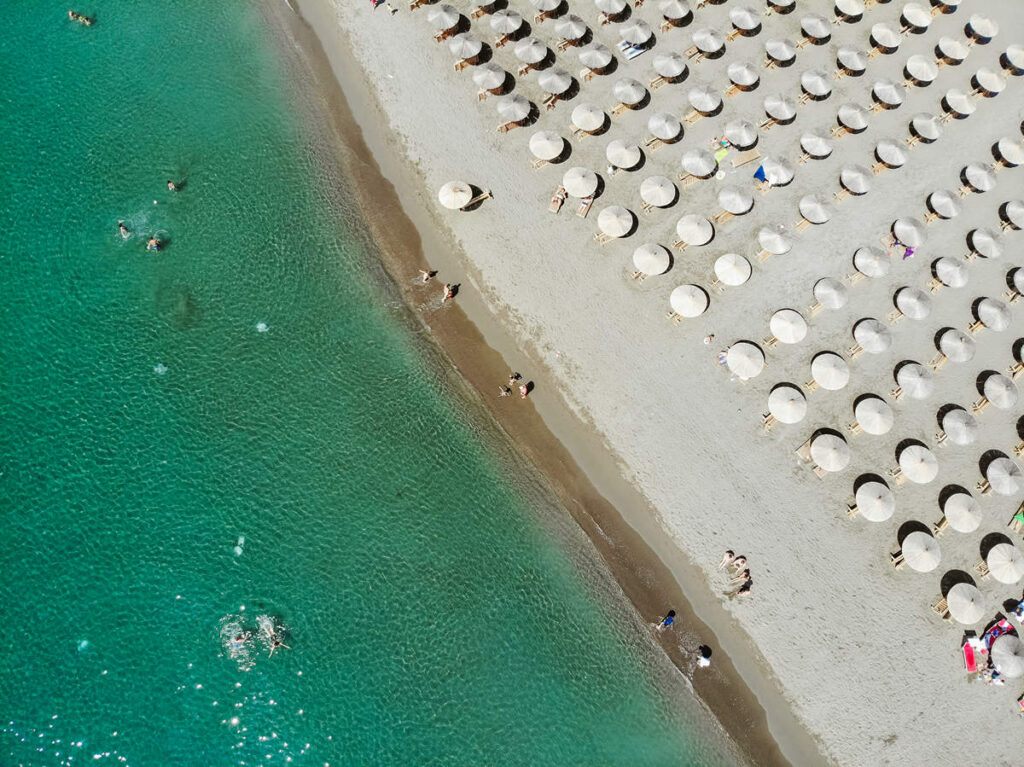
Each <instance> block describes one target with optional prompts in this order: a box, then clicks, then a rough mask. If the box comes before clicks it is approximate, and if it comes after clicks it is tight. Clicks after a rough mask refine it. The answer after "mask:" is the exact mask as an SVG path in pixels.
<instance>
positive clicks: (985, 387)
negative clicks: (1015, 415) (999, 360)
mask: <svg viewBox="0 0 1024 767" xmlns="http://www.w3.org/2000/svg"><path fill="white" fill-rule="evenodd" d="M981 389H982V392H983V393H984V395H985V398H986V399H988V401H989V402H991V403H992V406H993V407H995V408H998V409H999V410H1010V409H1011V408H1012V407H1013V406H1014V405H1016V404H1017V396H1018V395H1017V384H1015V383H1014V382H1013V379H1012V378H1010V377H1009V376H1005V375H1003V374H1002V373H993V374H992V375H990V376H989V377H988V378H986V379H985V383H984V384H982V386H981Z"/></svg>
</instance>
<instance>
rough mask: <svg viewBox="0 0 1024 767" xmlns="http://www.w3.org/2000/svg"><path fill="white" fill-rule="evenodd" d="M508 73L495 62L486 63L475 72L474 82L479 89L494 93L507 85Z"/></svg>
mask: <svg viewBox="0 0 1024 767" xmlns="http://www.w3.org/2000/svg"><path fill="white" fill-rule="evenodd" d="M506 77H507V73H506V72H505V70H504V69H502V68H501V67H500V66H498V65H497V64H495V63H494V62H493V61H485V62H484V63H483V64H481V65H480V66H478V67H477V68H476V69H474V70H473V82H474V83H476V84H477V87H479V88H483V89H484V90H486V91H493V90H494V89H495V88H500V87H501V86H502V85H504V84H505V78H506Z"/></svg>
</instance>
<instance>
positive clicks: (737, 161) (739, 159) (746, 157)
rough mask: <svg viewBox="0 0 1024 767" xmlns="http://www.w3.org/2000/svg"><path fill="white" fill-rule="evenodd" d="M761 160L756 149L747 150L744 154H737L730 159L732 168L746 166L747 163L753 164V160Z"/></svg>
mask: <svg viewBox="0 0 1024 767" xmlns="http://www.w3.org/2000/svg"><path fill="white" fill-rule="evenodd" d="M759 159H761V153H760V152H758V151H757V150H756V149H748V150H747V151H745V152H740V153H738V154H737V155H736V156H735V157H733V158H732V167H734V168H739V167H740V166H742V165H746V164H747V163H748V162H754V160H759Z"/></svg>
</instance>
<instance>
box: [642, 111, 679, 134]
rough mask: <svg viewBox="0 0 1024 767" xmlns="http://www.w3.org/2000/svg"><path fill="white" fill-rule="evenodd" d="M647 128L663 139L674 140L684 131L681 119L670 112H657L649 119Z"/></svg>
mask: <svg viewBox="0 0 1024 767" xmlns="http://www.w3.org/2000/svg"><path fill="white" fill-rule="evenodd" d="M647 130H649V131H650V132H651V134H652V135H653V136H654V137H655V138H660V139H661V140H662V141H673V140H675V139H677V138H679V134H680V133H682V132H683V126H682V124H681V123H680V122H679V119H678V118H677V117H676V116H675V115H674V114H671V113H669V112H656V113H655V114H653V115H651V116H650V118H649V119H648V120H647Z"/></svg>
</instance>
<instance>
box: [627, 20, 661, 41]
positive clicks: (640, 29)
mask: <svg viewBox="0 0 1024 767" xmlns="http://www.w3.org/2000/svg"><path fill="white" fill-rule="evenodd" d="M653 36H654V31H653V30H652V29H651V25H650V24H648V23H647V22H646V21H634V22H633V23H632V24H630V25H629V26H627V27H626V28H625V29H623V30H622V39H623V40H625V41H626V42H627V43H629V44H630V45H646V44H647V43H648V42H649V41H650V39H651V37H653Z"/></svg>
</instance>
